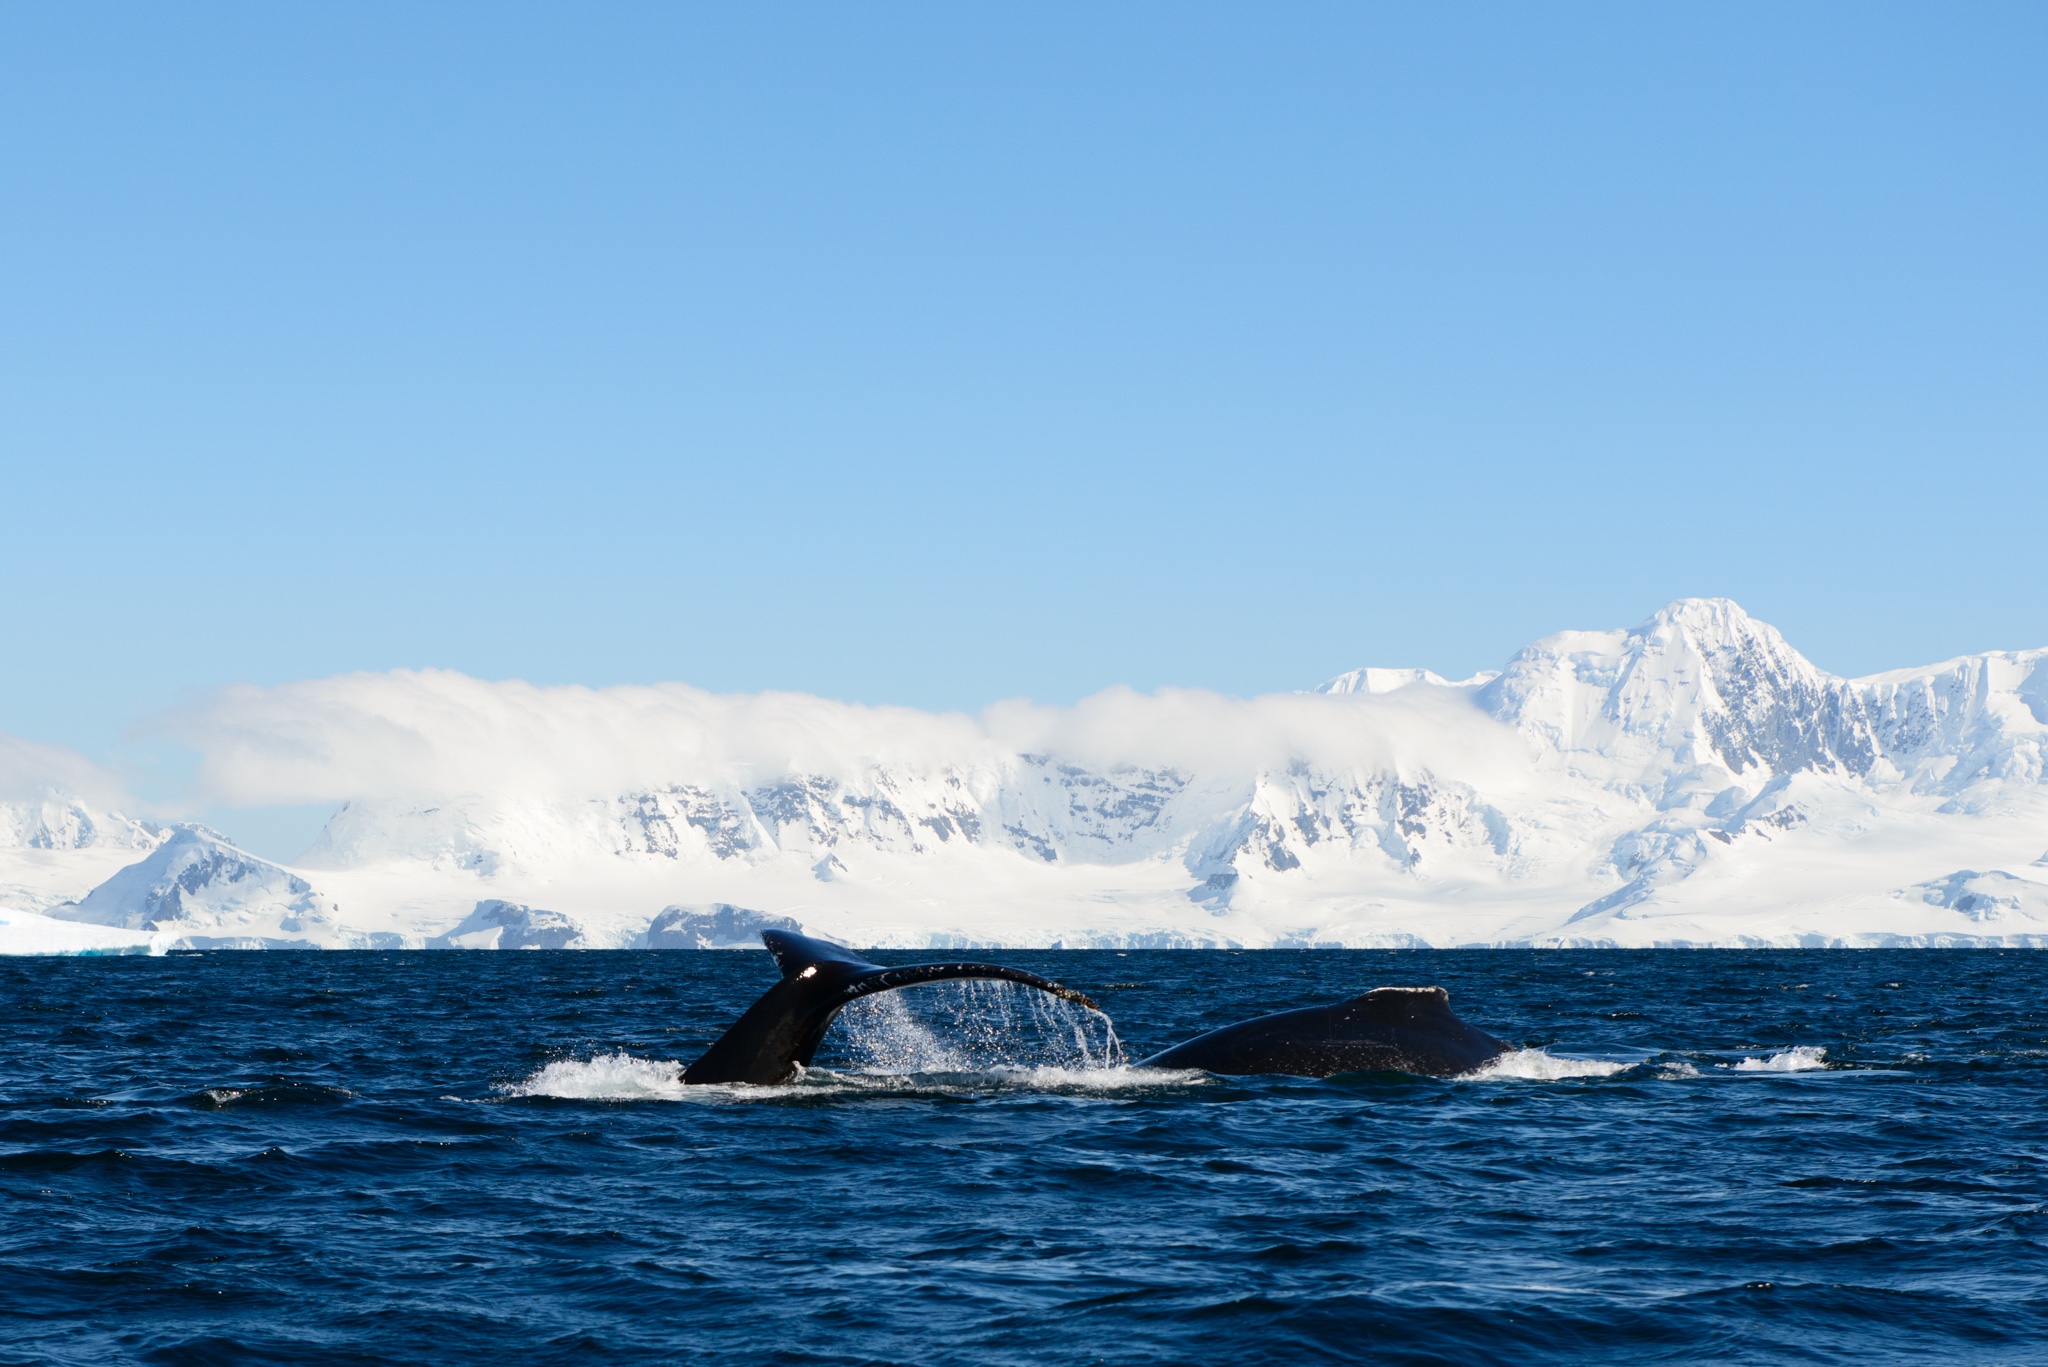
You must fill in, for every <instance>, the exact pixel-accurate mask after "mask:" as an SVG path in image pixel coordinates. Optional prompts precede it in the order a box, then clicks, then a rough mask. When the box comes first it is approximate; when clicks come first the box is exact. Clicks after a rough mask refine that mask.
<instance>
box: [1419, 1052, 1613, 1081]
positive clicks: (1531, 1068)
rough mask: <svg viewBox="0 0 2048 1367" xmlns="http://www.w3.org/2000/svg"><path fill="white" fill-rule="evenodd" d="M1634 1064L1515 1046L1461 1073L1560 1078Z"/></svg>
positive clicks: (1472, 1077) (1605, 1073)
mask: <svg viewBox="0 0 2048 1367" xmlns="http://www.w3.org/2000/svg"><path fill="white" fill-rule="evenodd" d="M1633 1066H1634V1065H1633V1064H1628V1063H1617V1062H1615V1061H1614V1060H1613V1059H1606V1058H1559V1057H1557V1056H1556V1055H1555V1054H1551V1053H1547V1052H1545V1051H1544V1050H1541V1049H1513V1050H1510V1051H1509V1052H1507V1053H1505V1054H1502V1055H1501V1056H1500V1057H1499V1058H1497V1059H1495V1060H1494V1061H1493V1062H1491V1063H1489V1064H1487V1065H1486V1066H1484V1067H1482V1068H1475V1069H1473V1070H1472V1071H1471V1072H1469V1073H1461V1074H1459V1076H1460V1077H1461V1078H1462V1079H1463V1080H1465V1081H1467V1082H1494V1081H1499V1080H1501V1079H1508V1078H1512V1079H1517V1080H1520V1081H1524V1082H1561V1081H1564V1080H1565V1079H1567V1078H1575V1077H1612V1076H1614V1075H1615V1074H1616V1073H1618V1072H1620V1071H1622V1070H1623V1069H1624V1068H1631V1067H1633Z"/></svg>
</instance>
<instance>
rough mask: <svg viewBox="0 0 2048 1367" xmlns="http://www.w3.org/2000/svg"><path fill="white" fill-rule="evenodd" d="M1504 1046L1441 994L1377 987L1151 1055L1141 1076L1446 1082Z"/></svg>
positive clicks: (1232, 1027)
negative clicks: (1196, 1072) (1159, 1072)
mask: <svg viewBox="0 0 2048 1367" xmlns="http://www.w3.org/2000/svg"><path fill="white" fill-rule="evenodd" d="M1506 1051H1507V1046H1506V1045H1505V1044H1503V1043H1501V1042H1500V1041H1499V1040H1497V1039H1495V1038H1494V1037H1493V1036H1492V1035H1489V1034H1487V1033H1486V1032H1485V1031H1483V1030H1478V1029H1474V1028H1473V1027H1472V1026H1470V1025H1467V1024H1466V1023H1465V1022H1464V1021H1463V1020H1461V1019H1459V1017H1458V1015H1457V1013H1456V1012H1454V1011H1452V1010H1451V996H1450V993H1448V992H1446V991H1445V990H1444V989H1443V988H1441V987H1377V988H1374V989H1373V990H1372V991H1370V992H1364V993H1361V994H1359V995H1358V996H1356V997H1353V998H1351V999H1350V1000H1349V1001H1343V1002H1337V1003H1335V1004H1333V1005H1330V1006H1307V1007H1302V1008H1300V1009H1298V1010H1294V1011H1278V1012H1275V1013H1274V1014H1272V1015H1270V1016H1259V1017H1257V1018H1255V1019H1253V1020H1248V1021H1239V1022H1238V1023H1237V1024H1235V1025H1226V1026H1224V1027H1222V1028H1221V1029H1218V1030H1211V1031H1209V1032H1208V1033H1207V1034H1203V1035H1197V1036H1196V1037H1195V1038H1193V1039H1191V1040H1188V1041H1187V1042H1186V1043H1184V1044H1178V1045H1175V1046H1174V1047H1173V1048H1171V1049H1168V1050H1165V1051H1163V1052H1161V1053H1158V1054H1154V1055H1153V1056H1152V1057H1151V1058H1148V1059H1146V1060H1144V1062H1142V1063H1140V1064H1139V1065H1138V1066H1139V1067H1141V1068H1199V1069H1202V1070H1203V1071H1205V1072H1211V1073H1221V1074H1225V1075H1229V1076H1248V1075H1252V1074H1260V1073H1279V1074H1287V1075H1290V1076H1294V1077H1332V1076H1334V1075H1336V1074H1338V1073H1421V1074H1424V1075H1426V1076H1430V1077H1454V1076H1456V1075H1457V1074H1459V1073H1469V1072H1471V1071H1472V1070H1473V1069H1475V1068H1479V1067H1483V1066H1484V1065H1485V1064H1486V1063H1488V1062H1490V1061H1491V1060H1493V1059H1495V1058H1498V1057H1499V1056H1500V1055H1501V1054H1503V1053H1505V1052H1506Z"/></svg>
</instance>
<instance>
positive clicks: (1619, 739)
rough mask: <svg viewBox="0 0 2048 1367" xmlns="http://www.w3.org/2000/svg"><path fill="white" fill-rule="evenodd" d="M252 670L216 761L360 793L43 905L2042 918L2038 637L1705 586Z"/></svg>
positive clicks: (1548, 933) (1823, 928)
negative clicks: (1278, 632)
mask: <svg viewBox="0 0 2048 1367" xmlns="http://www.w3.org/2000/svg"><path fill="white" fill-rule="evenodd" d="M232 702H233V705H232V707H231V708H230V707H226V706H224V707H223V708H222V709H221V718H220V719H219V720H218V721H209V720H208V719H206V718H201V719H199V721H197V722H195V726H196V727H197V728H198V731H197V739H195V741H194V743H195V744H198V745H199V746H200V747H201V748H202V751H203V752H204V753H205V754H206V756H207V762H208V763H209V764H210V765H213V766H215V767H214V769H213V770H211V771H210V772H213V773H214V774H215V775H216V779H215V781H216V782H218V783H224V784H225V783H230V782H239V783H241V784H242V785H243V786H242V787H241V788H240V789H237V790H236V791H237V792H239V793H240V794H241V795H242V800H245V801H247V800H251V798H250V795H251V794H257V795H262V800H275V801H305V800H309V795H320V794H333V795H336V796H342V797H346V798H347V799H348V800H346V801H345V802H342V803H341V805H340V807H339V810H337V811H336V813H335V815H334V817H333V818H332V819H331V820H330V821H329V823H328V825H327V828H326V830H325V831H324V833H323V834H322V836H321V838H320V840H319V841H318V843H317V844H316V845H315V846H314V848H313V849H312V850H311V851H309V852H308V853H307V854H306V856H304V857H303V858H302V859H301V860H300V861H298V862H297V864H295V865H294V867H292V868H290V869H284V868H281V867H279V866H277V865H275V864H269V863H266V862H265V861H261V860H256V859H255V858H254V857H253V856H249V855H247V854H246V853H244V852H241V851H237V850H235V849H234V848H233V847H232V846H231V845H229V844H227V843H226V842H224V841H223V840H221V839H220V838H219V837H217V836H214V835H212V834H211V833H208V832H202V831H196V830H193V829H191V828H181V829H180V830H178V831H177V832H176V833H175V834H173V835H172V836H171V837H170V838H169V839H168V840H165V841H164V843H163V844H162V845H161V846H157V845H155V844H153V843H152V844H149V845H146V846H145V845H137V846H135V847H134V853H135V856H137V857H139V856H140V855H141V854H146V856H147V857H141V858H140V859H139V862H137V863H135V865H134V866H133V867H132V868H128V869H124V870H123V871H122V872H120V873H119V874H116V875H114V876H112V877H106V875H104V874H102V875H101V876H102V877H103V878H105V881H104V882H101V883H100V884H99V885H98V886H97V887H95V888H94V889H93V891H92V892H91V893H90V895H88V896H82V897H81V896H78V895H77V894H76V893H74V894H72V895H73V897H74V898H75V899H76V900H74V901H72V902H71V903H70V904H69V905H62V906H56V905H53V904H52V903H51V902H49V901H44V902H40V903H36V904H32V905H28V906H26V907H25V908H24V909H28V910H35V909H45V910H49V911H51V913H52V914H53V915H55V916H57V917H61V918H70V919H73V920H77V921H82V922H90V923H93V924H97V925H102V926H109V927H123V928H127V929H129V930H131V931H144V930H146V931H147V932H148V933H149V934H150V935H152V936H154V937H157V939H158V940H160V941H168V940H170V939H175V940H176V941H177V942H179V943H186V944H193V945H200V944H221V945H226V944H259V943H260V944H266V945H283V944H305V945H321V946H337V947H339V946H347V945H393V946H396V945H408V946H413V945H425V944H427V943H428V942H429V941H436V942H438V943H442V944H449V945H462V946H469V945H476V946H482V945H484V944H486V943H488V944H492V945H502V946H505V947H510V946H512V945H514V944H531V945H541V944H553V943H558V942H559V943H561V944H564V945H582V946H619V947H623V946H627V945H633V944H640V945H646V944H650V943H669V942H687V943H699V942H701V943H714V942H724V941H723V940H721V939H719V938H718V937H720V936H726V932H727V931H728V930H730V927H729V926H727V925H726V922H725V921H716V922H715V923H714V921H712V920H702V921H701V922H700V921H698V920H691V921H688V922H687V924H685V923H684V922H682V921H679V920H677V916H682V915H684V914H687V915H688V916H691V917H697V916H700V915H701V916H705V917H710V916H714V915H715V914H716V913H715V909H716V908H718V907H720V906H723V907H724V908H725V911H726V912H729V913H732V915H734V916H739V917H742V918H745V917H762V916H765V917H769V918H777V917H781V918H788V919H789V920H792V921H794V922H796V923H798V924H801V925H803V926H805V927H806V928H808V929H810V930H812V931H814V932H822V933H825V934H829V935H832V936H835V937H837V938H840V939H843V940H846V941H849V942H852V943H857V944H863V945H896V946H915V947H926V946H929V947H953V946H968V945H1019V946H1022V945H1053V944H1065V945H1069V946H1080V945H1102V946H1118V947H1127V946H1146V945H1245V946H1267V945H1304V944H1332V945H1336V944H1341V945H1403V944H1432V945H1466V944H1531V945H1655V944H1696V945H1704V944H1722V945H1740V944H1785V945H1791V944H1812V945H1878V944H2013V945H2043V946H2048V765H2044V754H2048V650H2037V651H2025V652H2004V653H1994V654H1987V655H1978V656H1969V657H1965V658H1962V659H1957V660H1951V661H1947V662H1945V663H1943V664H1939V665H1933V666H1929V667H1926V668H1923V669H1914V670H1901V671H1895V672H1892V673H1887V674H1881V675H1875V676H1872V677H1870V678H1866V679H1843V678H1838V677H1835V676H1833V675H1829V674H1827V673H1825V672H1824V671H1822V670H1819V669H1817V668H1816V667H1815V666H1814V665H1812V664H1811V663H1810V662H1809V661H1807V660H1806V659H1804V658H1803V657H1802V656H1800V655H1799V653H1798V652H1797V651H1795V650H1794V649H1793V648H1792V647H1791V646H1790V645H1789V644H1788V643H1787V642H1786V641H1785V640H1784V638H1783V637H1782V636H1780V635H1779V634H1778V632H1776V631H1775V630H1773V629H1772V628H1771V627H1769V626H1767V625H1765V624H1763V623H1761V622H1758V621H1755V620H1754V619H1752V618H1750V617H1748V616H1747V615H1746V614H1745V613H1743V611H1742V610H1741V609H1740V608H1739V607H1737V606H1736V605H1735V604H1733V603H1731V602H1727V601H1725V600H1715V599H1689V600H1682V601H1680V602H1676V603H1673V604H1671V605H1669V606H1668V607H1666V608H1664V609H1663V610H1662V611H1660V612H1658V613H1657V614H1656V615H1655V616H1653V617H1651V618H1650V619H1649V620H1648V621H1646V622H1644V623H1642V624H1641V625H1639V626H1636V627H1634V628H1630V629H1627V630H1617V631H1600V632H1593V631H1572V632H1562V633H1559V634H1558V635H1555V636H1551V637H1548V638H1546V639H1544V640H1542V641H1538V642H1536V643H1535V644H1533V645H1531V646H1529V647H1528V648H1527V649H1525V650H1523V651H1521V652H1520V653H1519V654H1517V655H1516V656H1515V657H1514V658H1513V659H1511V660H1509V661H1508V662H1507V663H1506V665H1505V666H1504V667H1503V668H1502V669H1501V670H1500V671H1498V672H1497V673H1489V674H1482V675H1478V676H1475V677H1474V678H1471V679H1467V680H1464V681H1460V682H1449V681H1446V680H1444V679H1442V678H1440V677H1438V676H1436V675H1434V674H1431V673H1429V672H1427V671H1424V670H1406V669H1404V670H1379V669H1365V670H1357V671H1353V672H1352V673H1350V674H1347V675H1344V676H1341V677H1340V678H1338V679H1336V680H1332V681H1331V682H1330V683H1328V684H1326V685H1324V686H1323V687H1322V688H1321V689H1319V690H1317V691H1315V692H1312V693H1300V694H1287V695H1277V696H1273V697H1266V698H1255V699H1230V698H1222V697H1217V696H1214V695H1210V694H1202V693H1193V692H1183V691H1166V692H1162V693H1159V694H1156V695H1149V696H1147V695H1139V694H1136V693H1132V692H1129V691H1128V690H1112V691H1111V692H1109V693H1106V694H1103V695H1099V696H1098V697H1096V698H1091V699H1089V700H1086V701H1085V702H1083V703H1081V704H1079V705H1078V706H1077V707H1074V708H1071V709H1042V708H1031V707H1028V706H1026V705H1021V704H1012V705H1005V706H1002V707H997V708H992V709H990V710H989V712H987V713H985V714H983V715H982V716H981V717H979V718H969V717H963V716H958V715H944V716H941V715H932V714H921V713H911V712H907V711H905V710H902V709H867V708H857V707H853V706H850V705H846V704H838V703H831V702H827V701H825V700H822V699H813V698H804V697H800V696H796V695H761V696H759V697H730V696H727V697H720V696H715V695H709V694H703V693H700V692H697V691H695V690H690V689H685V688H682V687H681V686H667V687H665V688H659V689H618V690H590V689H536V688H532V687H531V686H528V685H524V684H490V683H485V682H482V681H479V680H474V679H467V678H465V677H463V676H460V675H453V674H447V673H442V672H433V671H426V672H404V673H399V674H392V675H359V676H348V677H345V678H341V679H333V680H320V681H312V682H309V683H307V684H303V685H287V686H284V687H283V688H279V689H273V690H240V691H238V692H237V693H236V694H235V695H234V698H233V700H232ZM208 727H211V728H212V729H211V730H209V729H208ZM380 746H381V747H383V748H380ZM521 757H524V758H525V759H527V760H529V761H530V762H529V763H527V764H526V765H525V767H523V768H522V767H519V766H518V765H517V764H515V761H516V760H519V759H520V758H521ZM536 757H537V758H536ZM237 776H240V777H237ZM85 815H86V816H90V815H91V814H90V813H85ZM93 819H94V820H97V818H93ZM0 838H4V837H0ZM124 838H125V837H124ZM135 838H137V839H140V837H135ZM159 838H161V837H159V836H155V835H151V836H149V840H150V841H152V842H153V841H155V840H157V839H159ZM88 848H91V846H89V845H86V846H78V847H76V849H75V850H74V851H73V852H74V853H75V852H77V850H83V849H88ZM104 852H105V851H103V853H104ZM67 857H68V856H67ZM6 867H8V868H14V867H15V865H12V864H10V865H7V866H6ZM79 867H81V868H83V867H84V865H83V864H82V863H81V864H80V865H79ZM47 886H48V887H49V888H51V889H55V888H56V887H57V882H56V881H49V882H48V883H47ZM45 895H47V894H45ZM0 902H4V898H0ZM663 908H670V909H672V910H674V911H675V912H676V916H671V918H670V920H671V922H672V923H674V924H673V926H672V927H671V929H673V930H674V934H673V935H672V934H670V930H669V929H663V930H658V931H657V932H655V933H653V934H650V922H651V921H652V920H653V918H654V917H655V916H656V914H657V911H659V910H660V909H663ZM688 908H706V909H714V910H706V911H704V912H702V913H699V912H695V911H688V912H687V913H686V909H688ZM727 919H728V920H731V917H728V918H727ZM765 923H774V922H772V921H770V922H765ZM733 924H734V925H737V924H739V922H738V921H734V922H733ZM748 924H753V922H748ZM700 927H701V928H700ZM721 928H722V929H721ZM678 936H680V937H681V939H680V940H678V939H677V937H678ZM707 936H708V937H710V938H705V937H707ZM727 938H730V937H729V936H727ZM4 942H5V940H4V932H0V944H4Z"/></svg>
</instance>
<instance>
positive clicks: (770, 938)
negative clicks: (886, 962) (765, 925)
mask: <svg viewBox="0 0 2048 1367" xmlns="http://www.w3.org/2000/svg"><path fill="white" fill-rule="evenodd" d="M761 942H762V943H763V944H765V945H767V946H768V952H769V953H770V954H773V955H774V956H775V966H776V967H777V968H779V969H781V970H782V976H783V977H785V978H794V977H796V976H797V975H798V974H800V973H802V972H803V971H804V970H805V969H807V968H815V967H817V966H818V965H820V964H842V965H844V966H845V967H848V968H876V967H879V965H876V964H871V963H869V962H868V961H867V960H866V959H863V958H861V957H860V955H858V954H856V953H854V952H853V951H852V950H850V949H848V948H847V947H846V946H844V945H835V944H833V943H832V942H831V941H830V940H819V939H816V938H814V937H812V936H809V935H797V934H794V933H792V932H790V931H787V930H764V931H762V932H761Z"/></svg>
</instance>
